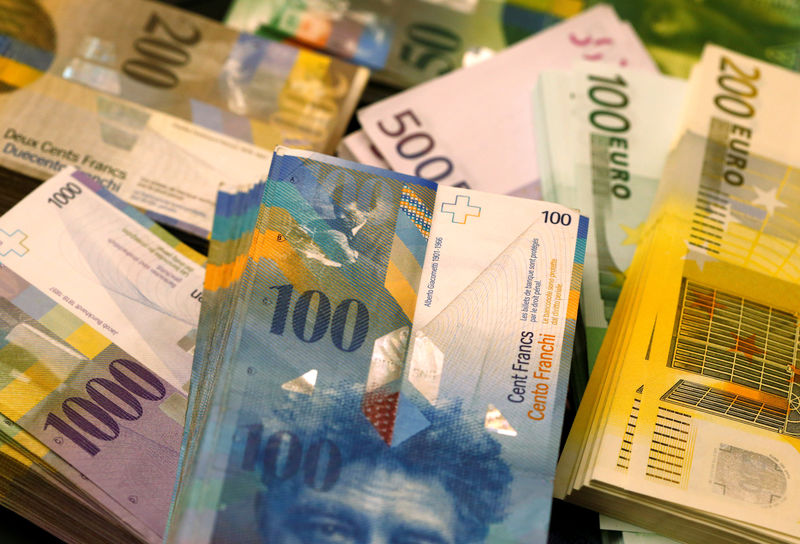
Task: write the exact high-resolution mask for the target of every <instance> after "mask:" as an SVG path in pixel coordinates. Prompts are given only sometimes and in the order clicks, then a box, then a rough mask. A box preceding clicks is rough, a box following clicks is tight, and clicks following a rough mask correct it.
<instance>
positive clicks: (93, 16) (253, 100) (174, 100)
mask: <svg viewBox="0 0 800 544" xmlns="http://www.w3.org/2000/svg"><path fill="white" fill-rule="evenodd" d="M2 9H3V13H4V14H5V17H4V18H3V21H2V22H0V35H1V36H2V39H3V43H4V44H5V45H4V47H3V50H2V56H0V59H2V62H3V65H4V67H5V68H4V70H3V75H2V78H1V79H0V85H1V87H2V89H3V92H2V93H0V132H1V133H2V134H3V141H2V153H0V163H2V164H3V165H5V166H8V167H11V168H16V169H21V170H23V171H24V172H25V173H26V174H29V175H35V176H38V177H39V178H42V179H45V178H48V177H50V176H52V175H53V174H54V173H57V172H58V171H60V170H61V169H62V168H63V167H64V165H74V166H77V167H79V168H81V169H82V170H85V171H87V172H89V173H91V174H92V175H94V176H95V177H96V178H97V179H98V181H100V182H102V183H103V184H104V185H105V186H106V187H107V188H108V189H110V190H112V191H114V192H115V193H117V194H118V195H119V196H120V197H122V198H124V199H126V200H128V201H129V202H131V203H133V204H135V205H136V206H139V207H142V208H145V209H147V210H150V211H152V212H153V213H155V214H160V215H161V216H164V217H165V218H167V219H171V220H172V221H174V222H176V225H177V226H178V227H180V228H184V229H187V230H192V229H193V230H194V232H195V233H197V234H201V235H207V234H208V232H209V231H210V230H211V220H212V218H211V213H212V212H213V206H214V195H215V190H216V188H217V186H218V185H219V183H220V182H221V181H228V182H236V183H246V182H250V183H252V182H255V181H257V180H258V179H259V178H260V177H262V176H263V174H264V172H266V170H267V169H268V161H266V160H264V157H268V156H269V154H268V153H266V152H265V151H263V150H262V149H261V148H266V149H269V150H271V149H272V148H273V147H274V146H275V145H277V144H290V145H294V146H297V147H301V148H308V149H314V150H321V151H331V152H332V151H333V150H334V148H335V145H336V143H337V142H338V140H339V137H340V136H341V134H342V132H343V131H344V128H345V126H346V124H347V120H348V119H349V117H350V115H351V113H352V111H353V108H354V106H355V103H356V101H357V99H358V96H359V95H360V93H361V90H362V89H363V86H364V84H365V82H366V77H367V70H366V69H364V68H358V67H355V66H352V65H349V64H347V63H345V62H342V61H338V60H334V59H331V58H330V57H327V56H325V55H322V54H318V53H313V52H310V51H307V50H300V49H298V48H296V47H293V46H289V45H286V44H281V43H277V42H272V41H268V40H264V39H261V38H256V37H254V36H252V35H248V34H240V33H238V32H236V31H234V30H233V29H230V28H228V27H225V26H223V25H221V24H219V23H215V22H213V21H211V20H208V19H205V18H202V17H199V16H196V15H192V14H189V13H187V12H184V11H181V10H178V9H176V8H172V7H169V6H167V5H164V4H157V3H152V2H144V1H140V0H121V1H116V2H115V1H109V0H92V1H82V0H37V1H34V2H31V1H28V0H4V1H3V3H2ZM248 144H249V145H248ZM205 170H208V171H205ZM247 176H249V177H247Z"/></svg>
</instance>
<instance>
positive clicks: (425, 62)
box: [226, 0, 582, 87]
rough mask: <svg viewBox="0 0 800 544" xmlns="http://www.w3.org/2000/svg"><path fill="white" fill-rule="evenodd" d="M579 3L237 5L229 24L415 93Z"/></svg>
mask: <svg viewBox="0 0 800 544" xmlns="http://www.w3.org/2000/svg"><path fill="white" fill-rule="evenodd" d="M581 8H582V3H581V2H578V1H570V2H552V1H548V0H545V1H537V2H524V1H510V2H499V1H497V0H448V1H435V0H434V1H430V0H413V1H411V2H409V1H402V2H401V1H398V0H390V1H386V2H369V1H368V0H351V1H347V2H341V1H338V0H323V1H319V0H291V1H289V2H282V1H275V0H267V1H263V0H262V1H257V0H236V1H234V2H233V3H232V4H231V8H230V11H229V12H228V14H227V16H226V22H227V23H228V24H230V25H231V26H234V27H236V28H239V29H241V30H244V31H247V32H256V33H259V34H263V35H265V36H273V37H283V38H291V39H292V40H295V41H299V42H300V43H303V44H304V45H307V46H309V47H313V48H315V49H320V50H322V51H326V52H328V53H330V54H332V55H335V56H337V57H339V58H343V59H348V60H352V61H353V62H356V63H358V64H363V65H364V66H368V67H369V68H371V69H373V70H375V71H376V72H375V75H374V77H375V78H376V79H377V80H379V81H382V82H385V83H389V84H391V85H395V86H398V87H410V86H412V85H416V84H419V83H422V82H424V81H427V80H429V79H432V78H434V77H436V76H439V75H442V74H444V73H447V72H450V71H452V70H454V69H456V68H460V67H461V66H462V65H464V64H465V62H466V63H469V62H470V59H471V58H472V57H484V56H490V55H492V54H494V53H496V52H498V51H501V50H502V49H504V48H505V47H506V46H508V45H511V44H513V43H516V42H517V41H519V40H520V39H522V38H526V37H528V36H530V35H532V34H535V33H536V32H538V31H540V30H542V29H544V28H546V27H548V26H550V25H552V24H554V23H557V22H558V21H560V20H561V19H562V18H564V17H568V16H570V15H574V14H576V13H578V11H580V9H581Z"/></svg>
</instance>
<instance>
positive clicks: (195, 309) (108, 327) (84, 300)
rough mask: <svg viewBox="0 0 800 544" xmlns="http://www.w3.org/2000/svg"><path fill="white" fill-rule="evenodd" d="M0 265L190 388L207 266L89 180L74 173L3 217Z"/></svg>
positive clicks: (53, 181)
mask: <svg viewBox="0 0 800 544" xmlns="http://www.w3.org/2000/svg"><path fill="white" fill-rule="evenodd" d="M42 218H47V220H46V221H42ZM0 262H2V263H3V264H6V265H8V266H9V267H11V268H12V269H13V270H14V271H15V272H16V273H18V274H20V275H21V276H23V277H24V278H25V279H26V281H28V282H30V283H31V284H33V285H35V286H36V287H37V288H38V289H39V290H40V291H42V292H44V293H46V294H47V296H49V297H50V298H51V299H53V300H54V301H56V302H58V303H59V304H61V305H62V306H63V307H64V308H65V309H67V311H69V312H70V313H72V314H73V315H74V316H75V317H76V318H79V319H81V320H83V321H86V322H87V323H88V324H89V326H90V327H92V328H94V329H95V331H96V332H98V333H99V334H102V335H104V336H105V337H108V338H110V339H113V341H114V343H115V344H117V345H118V346H120V347H121V348H122V349H125V351H127V352H128V353H130V354H132V355H134V356H135V357H136V358H137V360H139V361H140V362H141V363H142V364H145V365H146V366H147V367H148V368H149V369H150V370H151V371H153V372H156V373H157V374H158V375H159V376H162V377H163V378H164V379H166V380H167V381H169V382H170V383H171V384H172V385H173V387H175V388H181V387H183V386H184V385H188V382H189V374H190V372H191V365H192V356H193V352H194V344H195V337H196V335H197V321H198V316H199V314H200V300H199V299H200V297H201V296H202V285H203V275H204V273H205V270H204V267H203V265H204V263H205V258H204V257H203V256H202V255H200V254H199V253H197V252H195V251H193V250H192V249H190V248H189V247H187V246H186V245H184V244H182V243H180V242H179V241H178V240H176V239H175V238H174V237H172V236H171V235H169V234H168V233H166V231H164V230H163V229H162V228H161V227H159V226H158V225H156V224H155V223H153V222H152V221H151V220H149V219H148V218H146V217H145V216H143V215H142V214H141V213H140V212H138V211H136V210H134V209H133V208H132V207H131V206H130V205H127V204H124V203H123V202H122V201H120V200H119V199H117V198H116V197H114V196H113V195H112V194H111V193H110V192H109V191H107V190H106V189H103V188H102V187H101V186H100V185H99V184H98V183H96V182H95V181H94V180H93V179H92V178H91V177H90V176H88V175H87V174H85V173H83V172H79V171H76V170H74V169H73V168H66V169H65V170H64V171H63V172H62V173H60V174H58V175H56V176H54V177H53V178H51V179H49V180H48V181H46V182H45V183H43V184H42V185H41V186H39V187H38V188H37V189H36V190H35V191H33V192H32V193H31V194H30V195H28V196H27V197H25V198H24V199H23V200H22V201H20V203H19V204H17V205H16V206H15V207H14V208H12V209H11V210H9V211H8V212H6V213H5V214H4V215H3V216H2V217H0Z"/></svg>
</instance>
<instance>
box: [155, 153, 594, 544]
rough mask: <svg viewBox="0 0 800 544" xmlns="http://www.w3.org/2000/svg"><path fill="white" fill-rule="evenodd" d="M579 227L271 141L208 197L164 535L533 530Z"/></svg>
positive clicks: (544, 505) (484, 534)
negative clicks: (236, 183) (245, 172)
mask: <svg viewBox="0 0 800 544" xmlns="http://www.w3.org/2000/svg"><path fill="white" fill-rule="evenodd" d="M587 228H588V225H587V219H586V218H585V217H583V216H581V215H580V214H578V213H577V212H574V211H572V210H569V209H568V208H566V207H563V206H559V205H557V204H552V203H547V202H541V201H534V200H527V199H519V198H514V197H509V196H504V195H496V194H489V193H482V192H476V191H471V190H467V189H463V188H455V187H447V186H442V185H440V186H437V185H436V184H434V183H432V182H430V181H427V180H424V179H422V178H415V177H411V176H406V175H403V174H397V173H394V172H390V171H386V170H380V169H376V168H372V167H368V166H361V165H357V164H354V163H350V162H346V161H342V160H340V159H335V158H332V157H326V156H324V155H319V154H315V153H310V152H304V151H297V150H290V149H286V148H278V149H277V150H276V152H275V154H274V156H273V158H272V163H271V167H270V171H269V176H268V178H267V180H266V181H265V182H264V183H258V184H254V185H253V186H248V187H241V188H239V190H230V191H225V192H223V193H221V194H220V198H219V200H218V207H217V215H216V220H215V224H214V237H213V240H212V245H211V247H210V259H209V264H208V271H207V274H206V283H205V291H204V294H203V302H202V312H201V317H200V328H199V331H198V342H197V348H196V352H195V366H194V368H193V378H192V388H191V391H190V398H189V409H188V413H187V423H188V424H187V426H186V433H185V437H184V446H183V450H182V458H181V465H180V469H179V474H178V482H177V488H176V495H175V500H174V504H173V511H172V515H171V521H170V527H169V531H168V534H167V538H166V541H167V542H172V543H178V542H180V543H192V544H195V543H202V542H212V541H213V542H309V543H310V542H353V541H361V540H354V539H359V538H365V536H364V535H371V538H374V539H377V541H382V542H405V541H414V542H484V541H487V542H509V543H510V542H519V543H522V542H543V541H544V540H545V539H546V538H547V527H548V522H549V513H550V505H551V495H552V482H553V475H554V471H555V460H556V455H557V451H558V444H559V439H560V428H561V421H562V419H563V410H564V398H565V394H566V376H567V375H568V373H569V361H570V352H571V350H572V334H573V332H574V325H575V317H576V313H577V306H578V297H579V290H580V277H581V272H582V262H583V255H584V248H585V236H586V232H587Z"/></svg>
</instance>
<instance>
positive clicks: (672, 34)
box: [587, 0, 800, 77]
mask: <svg viewBox="0 0 800 544" xmlns="http://www.w3.org/2000/svg"><path fill="white" fill-rule="evenodd" d="M599 1H600V0H591V1H590V2H587V4H589V5H592V4H594V3H599ZM604 3H609V4H611V5H612V6H614V8H615V9H616V10H617V12H618V13H619V15H620V17H622V18H623V19H625V20H627V21H630V22H631V24H633V26H634V28H635V29H636V32H637V33H638V34H639V36H640V37H641V39H642V41H643V42H644V44H645V45H646V46H647V50H648V51H649V52H650V54H651V55H652V56H653V59H654V60H655V61H656V62H657V63H658V66H659V68H661V70H662V71H664V72H666V73H668V74H671V75H674V76H679V77H687V76H688V75H689V71H690V70H691V68H692V66H693V65H694V64H695V63H696V62H697V61H698V60H699V59H700V54H701V53H702V51H703V46H704V45H705V44H706V43H709V42H711V43H715V44H718V45H720V46H723V47H727V48H730V49H732V50H734V51H738V52H740V53H744V54H746V55H749V56H752V57H756V58H759V59H762V60H766V61H769V62H771V63H774V64H778V65H780V66H783V67H785V68H789V69H790V70H795V71H797V70H800V40H799V39H798V35H799V34H798V31H800V6H798V5H797V4H796V3H794V2H783V1H781V0H766V1H762V0H737V1H736V2H728V1H726V0H706V1H704V2H694V1H692V0H655V1H649V2H639V1H638V0H610V1H608V2H606V1H605V0H604Z"/></svg>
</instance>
